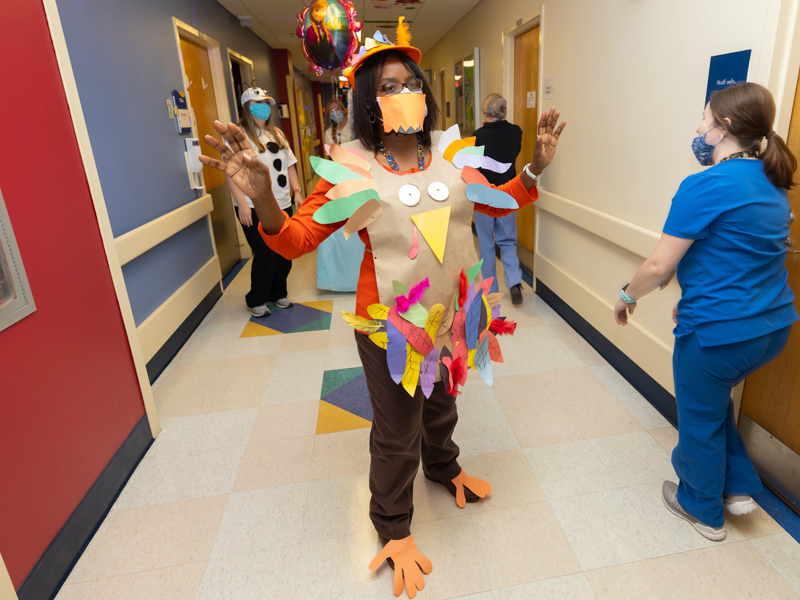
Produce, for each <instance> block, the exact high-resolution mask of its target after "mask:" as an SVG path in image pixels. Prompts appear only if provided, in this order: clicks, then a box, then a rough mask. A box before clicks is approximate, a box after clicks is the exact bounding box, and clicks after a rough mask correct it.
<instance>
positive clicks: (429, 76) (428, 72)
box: [425, 69, 433, 85]
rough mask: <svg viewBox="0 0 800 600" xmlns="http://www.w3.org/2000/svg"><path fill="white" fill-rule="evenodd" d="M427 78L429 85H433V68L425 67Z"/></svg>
mask: <svg viewBox="0 0 800 600" xmlns="http://www.w3.org/2000/svg"><path fill="white" fill-rule="evenodd" d="M425 80H426V81H427V82H428V85H433V70H432V69H425Z"/></svg>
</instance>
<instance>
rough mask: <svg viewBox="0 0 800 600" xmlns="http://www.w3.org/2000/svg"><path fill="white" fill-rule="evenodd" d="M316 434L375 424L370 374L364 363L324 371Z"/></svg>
mask: <svg viewBox="0 0 800 600" xmlns="http://www.w3.org/2000/svg"><path fill="white" fill-rule="evenodd" d="M320 398H321V400H320V404H319V406H320V409H319V416H318V417H317V434H320V433H333V432H335V431H347V430H350V429H362V428H364V427H369V426H370V425H371V424H372V404H371V403H370V401H369V392H368V390H367V378H366V376H365V375H364V369H363V368H362V367H353V368H350V369H335V370H332V371H325V373H324V374H323V376H322V390H321V391H320Z"/></svg>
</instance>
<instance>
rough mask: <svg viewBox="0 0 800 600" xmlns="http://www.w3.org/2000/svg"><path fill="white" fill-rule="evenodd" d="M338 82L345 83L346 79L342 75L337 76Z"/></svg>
mask: <svg viewBox="0 0 800 600" xmlns="http://www.w3.org/2000/svg"><path fill="white" fill-rule="evenodd" d="M339 81H347V77H345V76H344V75H339Z"/></svg>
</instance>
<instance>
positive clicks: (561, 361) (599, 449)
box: [57, 253, 800, 600]
mask: <svg viewBox="0 0 800 600" xmlns="http://www.w3.org/2000/svg"><path fill="white" fill-rule="evenodd" d="M315 267H316V253H312V254H309V255H307V256H305V257H303V258H302V259H300V260H297V261H295V262H294V268H293V270H292V272H291V275H290V279H289V292H290V297H291V298H292V299H293V300H294V301H295V302H296V304H295V306H294V307H292V308H290V309H287V310H285V311H277V309H276V310H275V311H274V312H273V314H272V315H271V316H269V317H266V318H263V319H256V318H250V313H249V311H248V310H247V309H246V307H245V305H244V298H243V295H244V294H245V293H246V292H247V290H248V287H249V263H248V265H247V266H245V267H244V268H243V269H242V270H241V272H239V274H238V275H237V276H236V278H235V279H234V280H233V282H232V283H231V284H230V285H229V286H228V287H227V288H226V289H225V292H224V294H223V296H222V298H221V299H220V300H219V301H218V302H217V303H216V305H215V306H214V308H213V309H212V310H211V312H210V313H209V314H208V316H206V318H205V320H204V321H203V323H202V325H201V326H200V327H199V328H198V329H197V330H196V331H195V333H194V334H193V335H192V336H191V338H190V339H189V341H188V342H187V343H186V345H185V346H184V347H183V348H182V350H181V351H180V353H179V354H178V356H177V357H176V358H175V360H173V361H172V363H171V364H170V365H169V367H168V368H167V369H166V371H165V372H164V373H163V374H162V375H161V376H160V377H159V378H158V380H157V381H156V382H155V384H154V386H153V392H154V395H155V400H156V405H157V408H158V413H159V415H160V417H161V425H162V428H163V429H162V432H161V434H160V435H159V436H158V438H157V439H156V440H155V441H154V442H153V445H152V446H151V447H150V449H149V451H148V452H147V454H146V456H145V457H144V459H143V460H142V462H141V463H140V464H139V466H138V468H137V469H136V471H135V472H134V474H133V476H132V477H131V479H130V480H129V481H128V484H127V485H126V487H125V489H124V490H123V491H122V493H121V495H120V496H119V498H118V499H117V501H116V503H115V504H114V506H113V509H112V511H111V512H110V513H109V515H108V517H107V518H106V519H105V521H104V522H103V524H102V525H101V527H100V529H99V531H98V532H97V533H96V535H95V536H94V538H93V539H92V541H91V543H90V544H89V546H88V548H87V549H86V551H85V552H84V554H83V556H82V557H81V559H80V560H79V562H78V563H77V565H76V566H75V568H74V569H73V571H72V573H71V574H70V576H69V578H68V579H67V581H66V585H64V587H63V588H62V590H61V593H60V594H59V595H58V597H57V598H58V600H88V599H101V598H109V599H110V598H113V599H114V600H138V599H141V600H194V599H196V600H220V599H223V598H230V599H232V600H249V599H253V600H255V599H267V598H269V599H276V600H291V599H294V600H305V599H309V600H312V599H332V598H348V599H365V600H374V599H375V598H391V597H393V596H392V594H391V581H392V572H391V570H390V569H389V567H388V565H386V564H384V565H383V566H382V567H380V568H379V569H378V571H377V572H374V573H373V572H372V571H370V570H369V569H368V568H367V565H368V564H369V562H370V560H371V559H372V558H373V556H375V554H377V553H378V551H379V549H380V545H379V542H378V537H377V535H376V533H375V531H374V529H373V527H372V524H371V523H370V521H369V518H368V514H367V510H368V504H369V489H368V469H369V452H368V439H369V418H370V417H371V411H370V409H369V400H368V398H367V396H366V389H365V384H364V380H363V375H362V371H361V369H360V362H359V358H358V355H357V352H356V346H355V342H354V338H353V330H352V328H351V327H350V326H349V325H348V324H347V323H345V321H344V320H343V319H342V318H341V315H340V311H342V310H345V311H353V310H354V305H355V296H354V294H331V293H324V292H320V291H318V290H317V289H316V287H315V282H316V270H315ZM498 270H499V271H500V273H502V265H501V264H500V263H499V261H498ZM500 279H501V280H502V276H500ZM501 291H503V289H502V286H501ZM505 299H506V300H507V295H506V297H505ZM524 299H525V302H524V304H523V305H522V306H520V307H513V306H512V305H511V303H510V302H507V301H506V302H505V303H504V305H503V307H504V311H503V312H504V314H506V315H507V316H508V317H509V318H510V319H514V320H516V321H517V323H518V324H519V326H518V328H517V331H516V334H515V335H514V336H513V337H511V338H508V337H507V336H506V337H505V338H504V339H503V340H502V343H503V355H504V358H505V359H506V363H505V364H499V363H496V364H495V365H494V376H495V377H494V385H493V386H492V387H491V388H490V387H488V386H487V385H486V384H485V383H484V382H483V381H482V380H481V378H480V376H478V375H477V373H475V372H474V371H471V372H470V375H469V382H468V384H467V385H466V386H465V388H464V391H463V393H462V394H461V395H460V396H459V398H458V412H459V422H458V426H457V427H456V431H455V436H454V438H455V440H456V442H457V443H458V444H459V445H460V447H461V459H460V461H461V463H462V465H463V467H464V469H465V470H466V471H467V472H468V473H470V474H471V475H473V476H476V477H480V478H484V479H486V480H488V481H489V482H490V483H491V485H492V490H493V493H492V495H491V496H490V497H489V498H487V499H486V500H483V501H481V502H478V503H475V504H467V506H466V508H465V509H459V508H458V507H457V506H456V505H455V503H454V500H453V497H452V496H451V495H450V494H449V493H448V492H447V491H446V490H445V489H444V488H443V487H441V486H439V485H437V484H434V483H432V482H430V481H427V480H425V479H424V478H423V477H422V472H421V470H420V472H419V474H418V476H417V479H416V482H415V486H414V506H415V511H414V521H413V525H412V532H413V535H414V539H415V540H416V542H417V545H418V547H419V548H420V551H421V552H423V553H424V554H425V555H427V556H428V557H429V558H430V559H431V561H432V562H433V572H432V573H431V575H429V576H426V578H425V589H424V590H422V591H421V592H420V593H419V595H418V597H419V598H422V599H425V600H438V599H443V598H469V600H511V599H520V600H523V599H525V600H530V599H537V600H538V599H542V600H545V599H546V600H550V599H559V600H566V599H570V600H590V599H596V600H627V599H631V600H640V599H656V598H681V599H682V600H688V599H698V600H699V599H707V598H773V599H776V600H777V599H787V600H788V599H794V598H800V570H798V568H797V565H798V564H800V545H798V543H797V542H796V541H795V540H793V539H792V537H791V536H790V534H789V533H787V532H785V531H784V529H783V528H782V527H781V526H780V525H779V524H778V523H776V522H775V520H774V519H773V518H772V517H770V515H769V514H767V512H766V511H764V510H758V511H756V512H755V513H753V514H751V515H748V516H744V517H730V516H729V515H726V522H725V525H726V527H727V528H728V537H727V539H726V540H725V541H724V542H722V543H714V542H710V541H708V540H706V539H704V538H703V537H701V536H700V535H698V534H697V532H696V531H694V530H693V529H692V527H691V526H690V525H689V524H688V523H686V522H684V521H682V520H680V519H677V518H675V517H674V516H673V515H671V514H670V513H669V512H668V511H667V510H666V509H665V508H664V506H663V504H662V500H661V484H662V482H663V481H664V480H665V479H672V480H676V478H675V474H674V472H673V470H672V466H671V465H670V452H671V450H672V448H673V447H674V445H675V443H676V442H677V431H676V430H675V429H674V428H673V427H672V426H671V425H670V424H669V423H668V422H667V421H666V420H665V419H664V418H663V417H662V416H661V415H660V414H659V413H658V412H657V411H656V410H655V409H653V408H652V406H651V405H650V404H649V403H648V402H647V401H646V400H645V399H644V398H643V397H642V396H641V395H639V394H638V393H637V392H636V391H635V390H634V389H633V388H632V387H631V386H630V385H629V384H628V383H627V382H626V381H625V380H624V379H623V378H622V377H621V376H620V375H619V374H618V373H617V372H616V371H615V370H614V369H613V368H612V367H610V366H609V365H608V364H607V363H606V361H604V360H603V358H602V357H601V356H600V355H599V354H597V353H596V352H595V351H594V350H593V349H592V347H591V346H590V345H589V344H588V343H587V342H585V341H584V340H583V339H582V338H581V337H580V336H579V335H578V334H577V333H575V332H574V331H573V330H572V329H571V327H570V326H569V325H567V324H566V323H565V322H564V321H563V320H562V319H561V318H560V317H559V316H558V315H557V314H556V313H555V312H554V311H553V310H552V309H551V308H550V307H549V306H547V305H546V304H545V303H544V302H542V301H541V299H540V298H538V297H536V296H535V295H533V294H532V292H531V290H530V288H529V287H528V286H527V285H526V286H525V294H524ZM293 312H294V313H297V314H296V316H295V319H294V321H290V319H289V318H288V317H289V315H290V314H291V313H293ZM318 316H321V318H317V317H318ZM278 319H281V320H280V321H279V320H278ZM271 321H272V323H271ZM257 323H263V325H259V324H257ZM270 324H272V325H273V326H274V327H276V328H280V329H284V330H291V331H297V332H296V333H288V334H274V335H270V334H272V333H274V332H275V331H276V330H272V329H268V327H269V325H270ZM260 334H263V335H260ZM787 510H788V509H787ZM798 521H800V518H798V517H797V516H796V515H794V520H790V521H788V522H789V523H790V525H791V526H793V527H794V535H795V537H797V535H798V532H799V531H800V525H799V524H798ZM403 597H406V594H405V592H404V593H403Z"/></svg>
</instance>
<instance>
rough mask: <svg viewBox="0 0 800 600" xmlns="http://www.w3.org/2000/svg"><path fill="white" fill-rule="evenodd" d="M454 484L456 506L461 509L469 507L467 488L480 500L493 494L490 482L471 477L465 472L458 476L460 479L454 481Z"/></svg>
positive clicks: (456, 478)
mask: <svg viewBox="0 0 800 600" xmlns="http://www.w3.org/2000/svg"><path fill="white" fill-rule="evenodd" d="M452 482H453V485H455V486H456V504H457V505H458V507H459V508H464V507H465V506H466V505H467V496H466V494H465V493H464V488H465V487H466V488H468V489H469V491H470V492H472V493H473V494H475V495H476V496H477V497H478V498H486V496H488V495H490V494H491V493H492V486H491V485H489V482H488V481H484V480H483V479H478V478H477V477H470V476H469V475H467V474H466V473H465V472H464V471H463V470H462V471H461V473H459V474H458V477H455V478H454V479H452Z"/></svg>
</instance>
